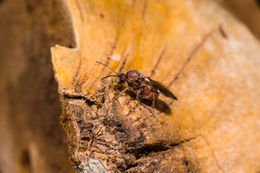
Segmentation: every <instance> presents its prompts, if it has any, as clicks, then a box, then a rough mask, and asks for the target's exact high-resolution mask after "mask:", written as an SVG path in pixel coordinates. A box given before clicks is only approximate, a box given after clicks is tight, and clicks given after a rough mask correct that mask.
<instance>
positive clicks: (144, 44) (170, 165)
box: [51, 0, 260, 173]
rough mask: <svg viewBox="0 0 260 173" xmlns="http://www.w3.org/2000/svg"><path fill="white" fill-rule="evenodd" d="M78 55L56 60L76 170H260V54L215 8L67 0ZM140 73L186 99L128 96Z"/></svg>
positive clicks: (204, 1) (64, 51)
mask: <svg viewBox="0 0 260 173" xmlns="http://www.w3.org/2000/svg"><path fill="white" fill-rule="evenodd" d="M66 4H67V6H68V8H69V10H70V13H71V19H72V22H73V28H74V34H75V38H76V46H75V48H67V47H63V46H60V45H56V46H55V47H52V49H51V53H52V62H53V65H54V70H55V77H56V80H57V81H58V87H59V93H60V95H61V97H60V99H61V102H62V111H63V112H62V115H61V118H62V120H61V121H62V124H63V127H64V129H65V131H66V133H67V137H68V139H69V143H70V144H69V146H70V155H71V160H72V162H73V165H74V168H75V170H76V172H84V173H86V172H228V173H230V172H258V171H259V170H260V147H259V142H260V134H259V130H260V127H259V113H260V99H259V95H260V87H259V86H260V61H259V55H260V46H259V41H258V40H257V39H256V38H255V37H254V36H253V35H252V34H251V33H250V31H249V30H248V29H247V28H246V27H245V26H244V25H243V24H241V23H240V22H239V21H237V20H236V19H235V18H234V17H233V16H232V15H230V14H229V13H228V12H226V11H225V10H224V9H223V8H221V7H220V6H218V5H217V4H216V3H215V2H213V1H208V0H175V1H173V0H164V1H159V0H158V1H155V0H151V1H145V0H140V1H135V0H133V1H130V0H123V1H122V0H111V1H105V0H98V1H96V0H87V1H79V0H75V1H72V0H67V1H66ZM96 61H100V62H103V63H105V64H107V65H109V66H110V67H111V68H112V69H114V70H115V71H117V72H120V71H121V72H127V70H129V69H138V70H139V71H141V72H143V73H144V74H146V75H147V76H149V77H151V78H152V79H154V80H156V81H159V82H161V83H162V84H163V85H165V86H166V87H167V88H168V89H169V90H171V91H172V92H173V93H174V94H175V95H176V96H177V97H178V101H173V100H171V99H169V98H167V97H164V96H162V95H160V97H159V100H158V101H157V106H156V108H155V109H154V108H152V107H151V105H150V104H149V103H146V102H142V101H139V100H136V99H135V98H134V97H133V96H132V95H131V94H130V93H122V92H121V90H122V89H121V88H120V87H119V86H117V85H116V83H117V82H116V79H115V78H109V79H107V80H103V81H102V80H101V78H102V77H104V76H106V75H108V74H112V73H111V71H110V70H109V69H108V68H105V67H104V66H102V65H100V64H97V63H96Z"/></svg>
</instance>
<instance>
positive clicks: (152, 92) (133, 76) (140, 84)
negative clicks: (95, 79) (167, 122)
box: [96, 61, 177, 108]
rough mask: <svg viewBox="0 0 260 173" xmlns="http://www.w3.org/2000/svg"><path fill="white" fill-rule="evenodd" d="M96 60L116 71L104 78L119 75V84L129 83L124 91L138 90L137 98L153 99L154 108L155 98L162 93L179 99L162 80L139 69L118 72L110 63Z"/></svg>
mask: <svg viewBox="0 0 260 173" xmlns="http://www.w3.org/2000/svg"><path fill="white" fill-rule="evenodd" d="M96 62H97V63H99V64H101V65H103V66H105V67H107V68H109V69H110V70H111V71H112V72H113V73H115V74H114V75H108V76H105V77H103V78H102V80H104V79H106V78H108V77H117V78H118V84H119V85H123V84H125V83H127V84H128V86H127V87H126V88H125V89H124V90H123V91H124V92H125V91H127V90H128V89H130V88H131V89H132V90H134V91H135V92H136V99H137V100H140V99H144V100H150V101H152V107H153V108H154V107H155V100H156V99H157V98H158V97H159V94H160V93H162V94H163V95H165V96H166V97H169V98H171V99H173V100H177V97H176V96H175V95H174V94H173V93H172V92H171V91H170V90H168V89H167V88H166V87H165V86H163V85H162V84H161V83H160V82H157V81H155V80H152V79H151V78H150V77H146V76H145V75H144V74H143V73H142V72H140V71H138V70H135V69H133V70H128V71H127V72H126V73H117V72H115V71H114V70H113V69H112V68H110V67H109V66H108V65H106V64H103V63H101V62H99V61H96Z"/></svg>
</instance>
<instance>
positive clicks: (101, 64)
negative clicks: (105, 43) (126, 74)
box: [96, 61, 118, 76]
mask: <svg viewBox="0 0 260 173" xmlns="http://www.w3.org/2000/svg"><path fill="white" fill-rule="evenodd" d="M96 62H97V63H99V64H101V65H103V66H105V67H107V68H109V69H110V70H111V71H112V72H114V73H115V74H116V75H113V76H118V73H117V72H115V71H114V70H113V69H112V68H110V67H109V66H108V65H106V64H103V63H102V62H99V61H96ZM109 76H112V75H109Z"/></svg>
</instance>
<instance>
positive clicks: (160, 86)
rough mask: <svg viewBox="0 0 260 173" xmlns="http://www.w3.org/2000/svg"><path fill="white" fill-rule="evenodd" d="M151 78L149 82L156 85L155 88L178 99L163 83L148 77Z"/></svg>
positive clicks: (167, 95)
mask: <svg viewBox="0 0 260 173" xmlns="http://www.w3.org/2000/svg"><path fill="white" fill-rule="evenodd" d="M146 78H147V79H148V80H149V84H150V85H152V86H154V87H155V88H157V89H159V90H160V92H161V93H162V94H163V95H165V96H166V97H169V98H171V99H173V100H178V99H177V97H176V96H175V95H174V94H173V93H172V92H171V91H170V90H168V89H167V88H166V87H165V86H163V85H162V84H160V83H159V82H157V81H155V80H152V79H151V78H149V77H146Z"/></svg>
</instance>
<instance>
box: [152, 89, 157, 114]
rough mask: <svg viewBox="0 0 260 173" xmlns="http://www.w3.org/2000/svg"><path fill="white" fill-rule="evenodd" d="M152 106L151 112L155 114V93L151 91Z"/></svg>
mask: <svg viewBox="0 0 260 173" xmlns="http://www.w3.org/2000/svg"><path fill="white" fill-rule="evenodd" d="M152 107H153V114H154V115H155V116H156V112H155V94H154V93H153V100H152Z"/></svg>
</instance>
